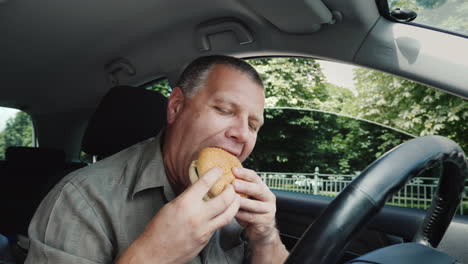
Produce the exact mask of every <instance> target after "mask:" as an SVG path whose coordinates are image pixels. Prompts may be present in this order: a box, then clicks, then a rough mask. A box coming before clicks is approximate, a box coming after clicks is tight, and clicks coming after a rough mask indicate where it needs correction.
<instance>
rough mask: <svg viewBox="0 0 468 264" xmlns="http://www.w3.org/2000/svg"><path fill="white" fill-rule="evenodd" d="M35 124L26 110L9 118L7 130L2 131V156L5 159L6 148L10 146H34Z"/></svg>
mask: <svg viewBox="0 0 468 264" xmlns="http://www.w3.org/2000/svg"><path fill="white" fill-rule="evenodd" d="M32 135H33V126H32V122H31V118H30V117H29V115H28V114H27V113H25V112H18V113H17V114H16V115H15V116H14V117H11V118H9V119H8V120H7V122H6V126H5V130H3V131H2V132H1V133H0V147H1V148H2V150H3V151H0V152H1V153H0V157H1V158H2V159H5V150H6V149H7V148H8V147H10V146H28V147H31V146H32V138H33V137H32Z"/></svg>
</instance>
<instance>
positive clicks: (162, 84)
mask: <svg viewBox="0 0 468 264" xmlns="http://www.w3.org/2000/svg"><path fill="white" fill-rule="evenodd" d="M143 87H145V89H146V90H151V91H156V92H159V93H161V94H162V95H164V96H166V97H169V95H171V92H172V87H171V85H170V84H169V81H168V80H167V79H165V78H164V79H158V80H156V81H153V82H150V83H148V84H145V85H144V86H143Z"/></svg>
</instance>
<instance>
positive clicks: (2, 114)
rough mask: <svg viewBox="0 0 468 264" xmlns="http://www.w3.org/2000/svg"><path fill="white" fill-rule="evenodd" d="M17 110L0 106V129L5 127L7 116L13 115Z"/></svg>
mask: <svg viewBox="0 0 468 264" xmlns="http://www.w3.org/2000/svg"><path fill="white" fill-rule="evenodd" d="M18 112H19V110H16V109H13V108H6V107H0V131H2V130H3V129H4V128H5V125H6V121H7V120H8V118H10V117H12V116H14V115H15V114H16V113H18Z"/></svg>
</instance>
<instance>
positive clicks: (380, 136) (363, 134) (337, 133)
mask: <svg viewBox="0 0 468 264" xmlns="http://www.w3.org/2000/svg"><path fill="white" fill-rule="evenodd" d="M410 138H411V137H410V136H408V135H406V134H402V133H400V132H397V131H394V130H391V129H387V128H384V127H381V126H379V125H375V124H372V123H369V122H366V121H360V120H356V119H353V118H349V117H343V116H338V115H335V114H331V113H325V112H319V111H309V110H298V109H266V111H265V124H264V126H263V128H262V129H261V130H260V133H259V135H258V140H257V144H256V146H255V149H254V152H253V153H252V155H251V156H250V157H249V159H248V160H246V162H245V166H246V167H250V168H253V169H255V170H258V171H274V172H298V173H301V172H313V171H314V168H315V167H319V168H320V171H321V172H322V173H356V172H357V171H362V170H363V169H364V168H365V167H367V166H368V165H369V164H370V163H371V162H373V161H374V160H375V159H376V158H377V157H379V156H380V155H382V154H383V153H385V152H386V151H388V150H389V149H391V148H393V147H395V146H397V145H399V144H401V143H403V142H404V141H406V140H408V139H410Z"/></svg>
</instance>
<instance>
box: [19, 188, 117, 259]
mask: <svg viewBox="0 0 468 264" xmlns="http://www.w3.org/2000/svg"><path fill="white" fill-rule="evenodd" d="M57 187H58V186H56V188H54V189H53V190H52V191H51V192H50V193H49V194H48V195H47V196H46V198H45V199H44V200H43V201H42V203H41V205H40V206H39V208H38V210H37V211H36V213H35V215H34V217H33V219H32V221H31V224H30V226H29V238H30V246H29V251H28V256H27V259H26V264H32V263H34V264H43V263H48V264H55V263H57V264H58V263H75V264H94V263H111V262H112V260H113V257H114V249H113V246H112V242H111V240H110V239H109V236H108V234H106V232H105V228H104V227H103V225H102V222H103V221H101V219H100V217H98V215H97V214H96V211H95V210H94V209H93V208H92V206H90V203H89V202H88V200H87V197H86V196H85V195H83V194H82V193H81V192H80V190H79V189H78V188H77V187H75V186H74V185H73V183H71V182H66V183H64V184H63V185H62V187H61V188H60V187H59V188H57Z"/></svg>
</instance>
